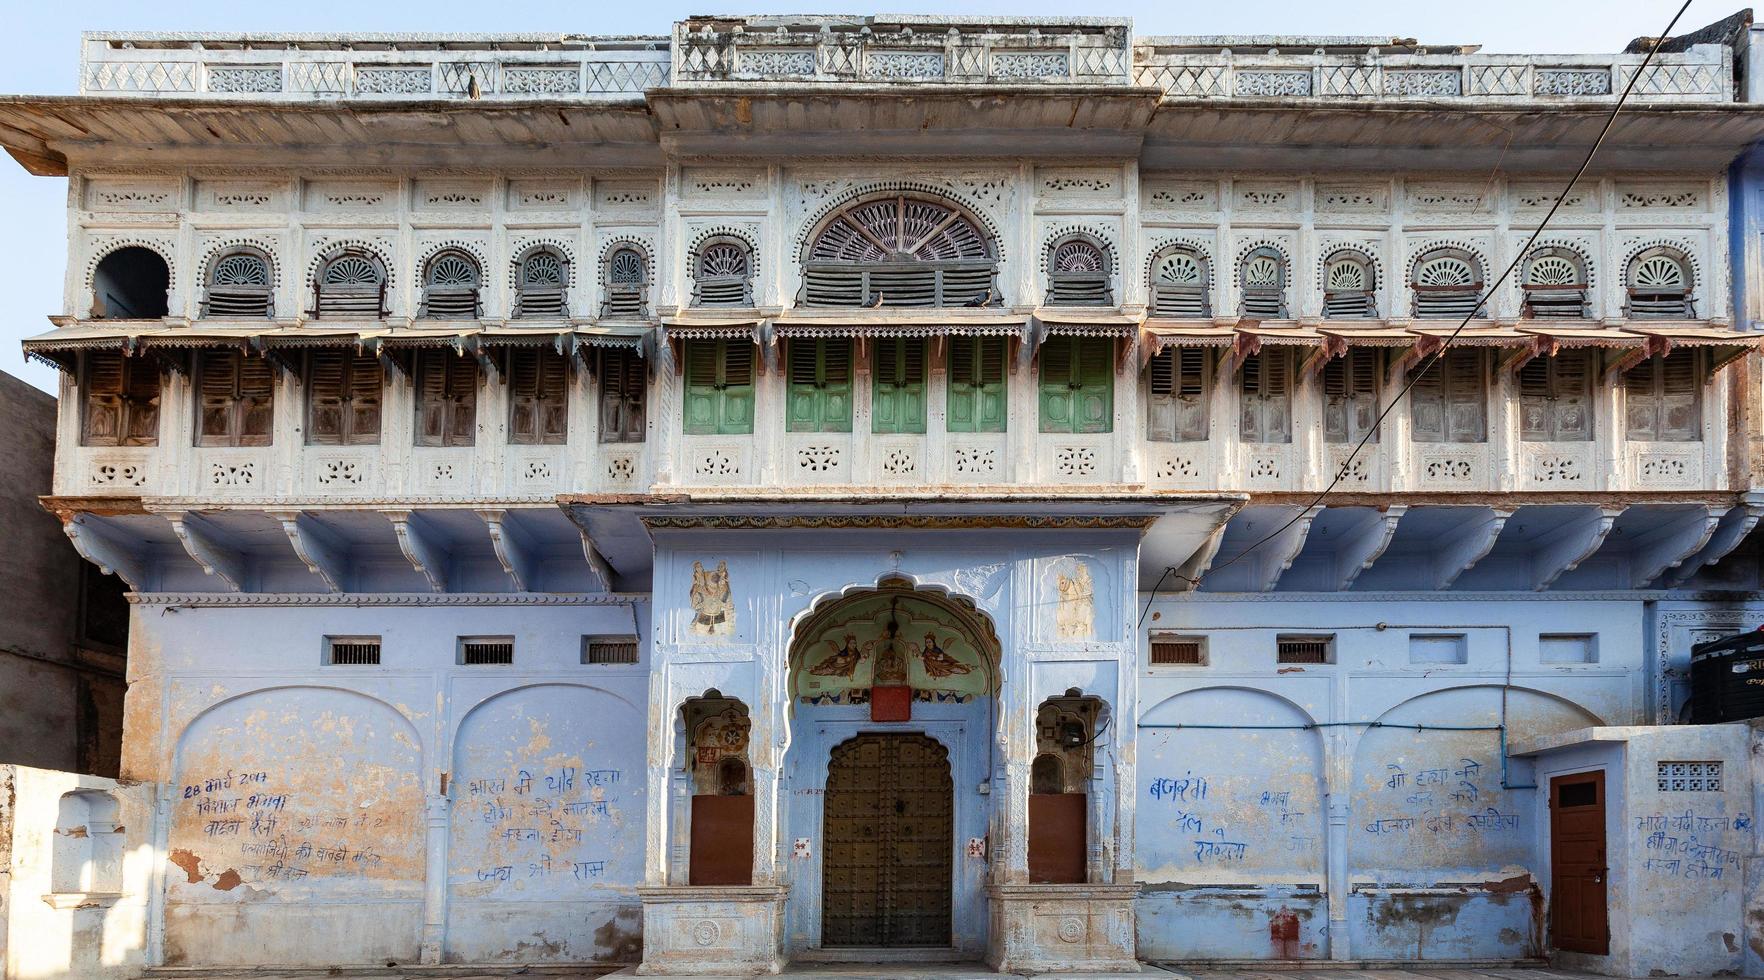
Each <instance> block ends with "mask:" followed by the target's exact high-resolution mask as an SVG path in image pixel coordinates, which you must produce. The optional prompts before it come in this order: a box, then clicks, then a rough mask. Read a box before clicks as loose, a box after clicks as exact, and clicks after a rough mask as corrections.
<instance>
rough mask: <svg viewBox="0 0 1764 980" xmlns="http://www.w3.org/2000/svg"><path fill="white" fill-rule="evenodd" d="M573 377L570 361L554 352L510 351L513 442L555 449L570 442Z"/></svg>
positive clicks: (510, 426) (510, 407)
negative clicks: (570, 395)
mask: <svg viewBox="0 0 1764 980" xmlns="http://www.w3.org/2000/svg"><path fill="white" fill-rule="evenodd" d="M569 377H570V364H569V359H568V358H566V357H564V356H563V355H562V354H559V353H557V352H556V351H554V350H550V349H548V348H525V349H522V348H516V349H513V350H510V351H509V372H508V383H509V416H508V439H509V442H511V443H514V444H516V445H528V446H540V445H544V446H555V445H561V444H563V443H564V442H565V441H566V440H567V438H568V436H569Z"/></svg>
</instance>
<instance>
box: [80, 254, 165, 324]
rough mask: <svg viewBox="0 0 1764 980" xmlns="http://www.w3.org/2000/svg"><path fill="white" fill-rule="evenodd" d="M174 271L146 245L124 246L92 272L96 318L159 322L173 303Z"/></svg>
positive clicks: (99, 261) (105, 258)
mask: <svg viewBox="0 0 1764 980" xmlns="http://www.w3.org/2000/svg"><path fill="white" fill-rule="evenodd" d="M170 291H171V268H170V266H168V265H167V264H166V261H165V256H163V255H160V254H159V253H158V252H156V251H154V250H153V249H150V248H147V247H146V246H144V245H124V246H123V247H122V248H119V249H116V250H114V251H111V252H109V253H107V254H106V255H105V256H104V257H103V258H102V259H99V260H98V265H97V268H95V269H94V270H93V271H92V319H94V320H158V319H160V318H162V317H164V316H165V315H166V313H167V308H168V307H167V304H168V303H169V301H170Z"/></svg>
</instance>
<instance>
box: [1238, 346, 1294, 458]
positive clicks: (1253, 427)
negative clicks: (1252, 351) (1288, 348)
mask: <svg viewBox="0 0 1764 980" xmlns="http://www.w3.org/2000/svg"><path fill="white" fill-rule="evenodd" d="M1290 368H1291V362H1290V361H1289V360H1288V358H1287V354H1286V352H1285V351H1273V352H1267V353H1262V354H1256V355H1254V356H1252V357H1249V358H1247V359H1245V361H1244V365H1243V383H1242V388H1241V392H1242V393H1241V395H1240V396H1239V397H1240V399H1241V402H1242V404H1241V406H1240V407H1241V411H1240V413H1239V429H1240V432H1241V434H1242V438H1243V440H1244V441H1245V442H1291V441H1292V399H1291V395H1290Z"/></svg>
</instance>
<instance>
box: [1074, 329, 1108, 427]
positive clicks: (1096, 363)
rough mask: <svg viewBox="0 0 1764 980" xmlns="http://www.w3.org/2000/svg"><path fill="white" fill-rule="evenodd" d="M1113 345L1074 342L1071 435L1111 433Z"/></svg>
mask: <svg viewBox="0 0 1764 980" xmlns="http://www.w3.org/2000/svg"><path fill="white" fill-rule="evenodd" d="M1114 344H1115V342H1114V341H1113V340H1110V339H1109V338H1107V337H1081V338H1079V340H1078V378H1077V384H1078V387H1077V389H1076V391H1075V392H1074V396H1073V397H1074V405H1073V407H1074V409H1075V413H1074V414H1075V418H1074V422H1075V428H1074V430H1073V431H1075V432H1110V431H1113V430H1114V427H1115V371H1114V360H1115V359H1114Z"/></svg>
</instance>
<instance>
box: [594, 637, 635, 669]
mask: <svg viewBox="0 0 1764 980" xmlns="http://www.w3.org/2000/svg"><path fill="white" fill-rule="evenodd" d="M582 662H583V663H585V664H634V663H636V662H637V638H636V637H635V636H584V637H582Z"/></svg>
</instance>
